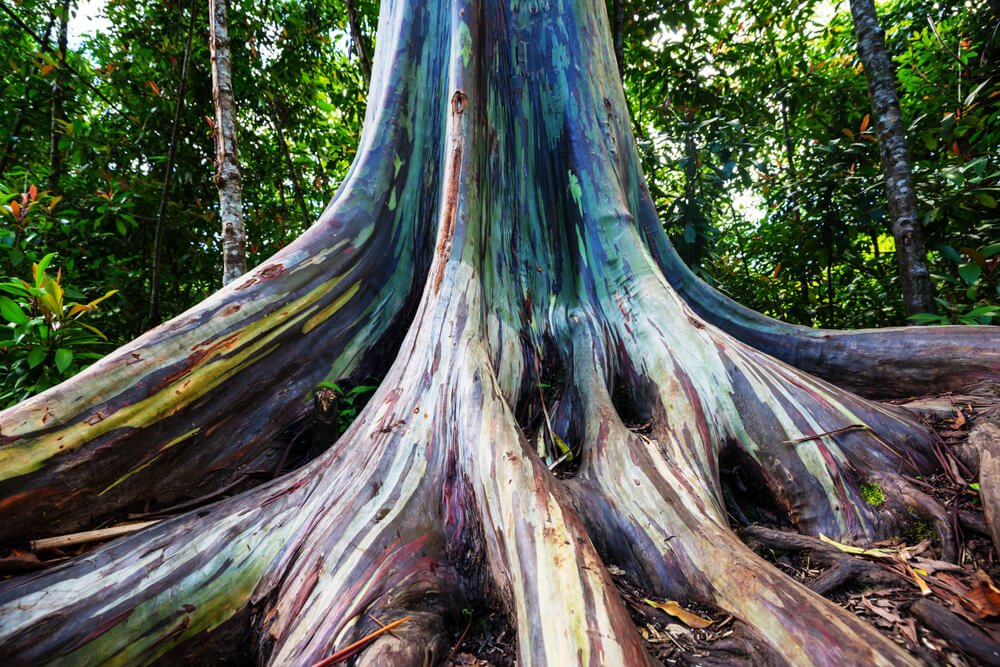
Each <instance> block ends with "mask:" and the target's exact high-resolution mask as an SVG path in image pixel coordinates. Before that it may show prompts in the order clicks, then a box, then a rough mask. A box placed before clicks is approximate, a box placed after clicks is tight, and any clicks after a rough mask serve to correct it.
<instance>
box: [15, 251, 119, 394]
mask: <svg viewBox="0 0 1000 667" xmlns="http://www.w3.org/2000/svg"><path fill="white" fill-rule="evenodd" d="M54 258H55V254H54V253H50V254H48V255H45V256H44V257H43V258H42V259H41V260H40V261H39V262H38V263H36V264H33V265H32V267H31V278H30V280H22V279H7V280H5V281H3V282H0V292H3V295H0V324H2V326H0V371H2V373H3V380H2V381H0V406H6V405H11V404H14V403H17V402H18V401H20V400H23V399H24V398H27V397H28V396H31V395H33V394H35V393H38V392H40V391H44V390H45V389H48V388H49V387H51V386H53V385H55V384H57V383H59V382H61V381H63V380H65V379H66V378H68V377H70V376H72V375H74V374H75V373H77V372H78V371H80V370H81V369H83V368H84V367H86V366H87V365H88V364H89V363H91V362H92V361H93V360H94V359H99V358H100V357H101V356H102V354H101V352H100V350H101V349H102V348H104V347H106V345H107V337H106V336H105V335H104V334H103V333H101V331H100V330H99V329H97V328H96V327H94V326H93V325H92V324H89V323H88V322H86V321H84V319H85V317H86V316H87V315H88V314H90V313H92V312H93V311H94V310H95V309H96V308H97V306H98V305H99V304H100V303H101V302H102V301H104V300H105V299H108V298H110V297H111V296H113V295H114V294H116V293H117V290H111V291H109V292H107V293H106V294H105V295H104V296H102V297H100V298H97V299H94V300H93V301H90V302H88V303H78V302H76V301H67V300H66V297H67V296H69V297H70V298H73V297H74V295H75V294H76V291H75V290H73V289H72V288H70V287H68V286H66V285H63V283H62V271H61V270H60V271H57V272H56V274H55V276H52V275H51V274H50V273H49V271H48V267H49V265H50V264H51V263H52V260H53V259H54Z"/></svg>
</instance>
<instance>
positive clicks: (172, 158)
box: [149, 0, 198, 326]
mask: <svg viewBox="0 0 1000 667" xmlns="http://www.w3.org/2000/svg"><path fill="white" fill-rule="evenodd" d="M197 6H198V5H197V4H196V3H195V2H194V1H193V0H192V2H191V7H190V9H189V10H188V12H189V17H188V31H187V41H186V42H185V44H184V59H183V60H182V61H181V82H180V85H179V86H178V88H177V104H176V105H174V120H173V122H172V123H171V126H170V147H169V148H168V149H167V164H166V169H165V172H164V174H163V187H162V188H161V189H160V205H159V207H158V208H157V210H156V231H155V232H154V235H153V261H152V265H153V266H152V275H151V276H150V279H149V326H154V325H156V324H158V323H159V321H160V270H161V262H162V255H163V236H164V234H166V228H167V203H168V202H169V201H170V182H171V181H172V180H173V175H174V162H176V160H177V143H178V140H179V137H180V125H181V114H183V112H184V97H185V95H187V79H188V63H189V62H190V60H191V39H192V36H193V35H194V17H195V7H197Z"/></svg>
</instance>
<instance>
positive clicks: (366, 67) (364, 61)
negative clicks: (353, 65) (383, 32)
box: [347, 0, 372, 84]
mask: <svg viewBox="0 0 1000 667" xmlns="http://www.w3.org/2000/svg"><path fill="white" fill-rule="evenodd" d="M347 23H348V25H349V26H350V28H351V41H352V42H354V50H355V52H356V53H357V55H358V65H360V66H361V73H362V74H363V75H364V78H365V83H366V84H367V83H369V82H370V81H371V78H372V61H371V57H370V55H369V54H370V53H371V44H370V43H369V40H368V37H367V35H365V33H364V30H363V29H362V27H361V17H360V16H359V15H358V7H357V4H356V2H355V0H347Z"/></svg>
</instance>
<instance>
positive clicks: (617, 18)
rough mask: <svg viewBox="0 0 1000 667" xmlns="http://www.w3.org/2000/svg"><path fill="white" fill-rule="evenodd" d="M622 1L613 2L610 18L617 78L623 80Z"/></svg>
mask: <svg viewBox="0 0 1000 667" xmlns="http://www.w3.org/2000/svg"><path fill="white" fill-rule="evenodd" d="M623 3H624V0H614V3H613V4H612V8H613V11H614V16H613V17H612V18H611V39H612V40H613V41H614V47H615V61H616V62H617V63H618V76H620V77H621V78H622V81H624V80H625V6H624V4H623Z"/></svg>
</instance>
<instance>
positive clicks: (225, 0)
mask: <svg viewBox="0 0 1000 667" xmlns="http://www.w3.org/2000/svg"><path fill="white" fill-rule="evenodd" d="M209 10H210V16H209V21H210V37H209V44H210V48H211V51H212V101H213V102H214V103H215V184H216V186H218V188H219V218H220V219H221V221H222V284H223V285H228V284H229V283H231V282H232V281H233V280H235V279H236V278H239V277H240V276H241V275H243V274H244V273H246V270H247V241H246V232H245V231H244V229H243V180H242V177H241V176H240V163H239V160H238V158H237V154H236V102H235V100H234V99H233V82H232V65H231V61H230V56H229V27H228V15H229V0H209Z"/></svg>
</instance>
